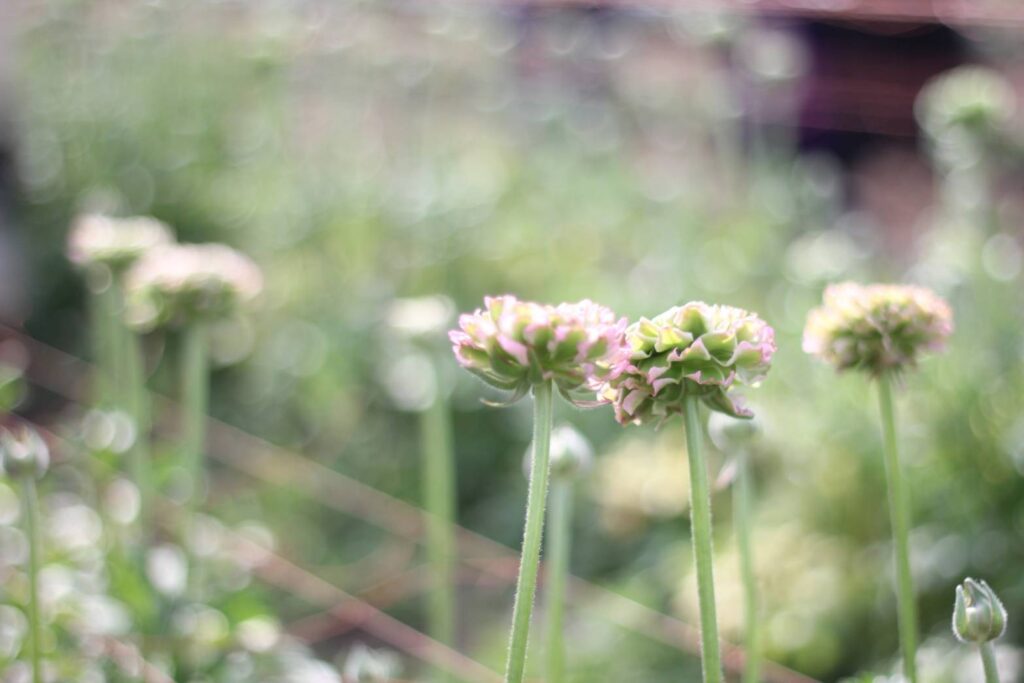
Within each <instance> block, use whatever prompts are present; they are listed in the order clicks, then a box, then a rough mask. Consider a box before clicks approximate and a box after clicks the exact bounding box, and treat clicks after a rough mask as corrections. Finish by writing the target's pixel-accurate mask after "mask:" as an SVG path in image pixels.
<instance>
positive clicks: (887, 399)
mask: <svg viewBox="0 0 1024 683" xmlns="http://www.w3.org/2000/svg"><path fill="white" fill-rule="evenodd" d="M878 404H879V408H880V411H881V416H882V433H883V437H884V442H885V443H884V445H885V448H884V450H885V476H886V480H887V482H888V488H889V515H890V517H891V520H892V535H893V545H894V549H895V554H896V600H897V602H898V604H899V632H900V651H901V652H902V654H903V674H904V676H905V677H906V679H907V681H909V683H916V682H917V665H916V662H915V653H916V651H917V610H916V607H915V605H914V585H913V581H912V579H911V574H910V506H909V501H908V497H907V491H906V487H905V484H904V481H903V475H902V473H901V471H900V461H899V451H898V450H897V447H896V418H895V413H894V411H893V403H892V384H891V380H890V378H889V377H888V376H887V375H881V376H880V377H879V378H878Z"/></svg>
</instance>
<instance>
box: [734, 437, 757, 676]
mask: <svg viewBox="0 0 1024 683" xmlns="http://www.w3.org/2000/svg"><path fill="white" fill-rule="evenodd" d="M736 464H737V469H738V471H737V473H736V488H735V490H734V492H733V516H734V517H735V524H736V545H737V548H738V549H739V556H740V575H741V577H742V579H743V617H744V627H745V629H746V638H745V639H744V645H745V646H746V654H747V657H746V665H745V666H744V668H743V683H758V681H759V680H760V674H761V633H760V620H759V614H758V611H759V610H758V593H757V576H756V574H755V573H754V551H753V550H752V548H751V543H750V527H751V524H752V520H753V501H754V490H753V489H754V483H753V481H751V477H752V474H751V471H750V454H749V453H748V452H747V451H746V449H741V450H740V452H739V453H737V454H736Z"/></svg>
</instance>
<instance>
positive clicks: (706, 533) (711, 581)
mask: <svg viewBox="0 0 1024 683" xmlns="http://www.w3.org/2000/svg"><path fill="white" fill-rule="evenodd" d="M685 409H686V453H687V456H688V458H689V462H690V525H691V533H692V538H693V558H694V562H695V564H696V569H697V595H698V597H699V600H700V665H701V668H702V670H703V681H705V683H722V680H723V677H722V654H721V651H720V649H719V643H718V616H717V614H716V608H715V569H714V566H713V562H714V549H713V548H712V538H711V487H710V486H709V484H708V467H707V465H706V464H705V459H703V453H702V451H701V449H700V419H699V412H698V411H699V402H698V400H697V398H696V397H694V396H687V397H686V398H685Z"/></svg>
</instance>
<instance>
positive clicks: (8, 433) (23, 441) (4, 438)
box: [0, 425, 50, 479]
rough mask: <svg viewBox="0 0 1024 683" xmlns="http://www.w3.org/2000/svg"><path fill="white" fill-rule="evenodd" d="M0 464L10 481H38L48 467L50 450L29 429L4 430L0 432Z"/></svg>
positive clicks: (23, 426) (20, 427)
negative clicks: (25, 478) (23, 479)
mask: <svg viewBox="0 0 1024 683" xmlns="http://www.w3.org/2000/svg"><path fill="white" fill-rule="evenodd" d="M0 463H3V470H4V472H6V473H7V476H9V477H11V478H12V479H21V478H23V477H34V478H36V479H40V478H41V477H42V476H43V475H44V474H46V470H47V469H48V468H49V467H50V449H49V448H47V446H46V442H45V441H43V439H42V437H40V436H39V434H38V433H37V432H36V430H34V429H32V428H31V427H28V426H25V425H21V426H19V427H16V428H14V429H4V430H2V431H0Z"/></svg>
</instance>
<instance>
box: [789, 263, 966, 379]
mask: <svg viewBox="0 0 1024 683" xmlns="http://www.w3.org/2000/svg"><path fill="white" fill-rule="evenodd" d="M952 331H953V313H952V311H951V310H950V308H949V305H948V304H947V303H946V302H945V301H943V300H942V298H940V297H939V296H938V295H937V294H935V293H934V292H932V291H931V290H929V289H926V288H924V287H915V286H911V285H860V284H857V283H855V282H844V283H841V284H837V285H831V286H829V287H828V288H827V289H826V290H825V295H824V305H822V306H821V307H820V308H816V309H814V310H813V311H811V312H810V314H809V315H808V316H807V326H806V327H805V328H804V341H803V349H804V351H805V352H807V353H810V354H812V355H815V356H818V357H819V358H822V359H823V360H825V361H827V362H829V363H831V364H833V365H835V366H836V368H837V369H839V370H847V369H850V368H854V369H858V370H865V371H867V372H869V373H871V374H872V375H880V374H882V373H884V372H889V371H892V372H899V371H901V370H903V369H904V368H907V367H913V365H914V364H915V363H916V362H917V359H918V357H919V356H920V355H921V354H922V353H923V352H925V351H938V350H940V349H942V347H943V346H944V345H945V342H946V338H947V337H949V335H950V333H952Z"/></svg>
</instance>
